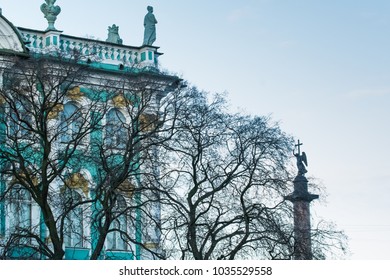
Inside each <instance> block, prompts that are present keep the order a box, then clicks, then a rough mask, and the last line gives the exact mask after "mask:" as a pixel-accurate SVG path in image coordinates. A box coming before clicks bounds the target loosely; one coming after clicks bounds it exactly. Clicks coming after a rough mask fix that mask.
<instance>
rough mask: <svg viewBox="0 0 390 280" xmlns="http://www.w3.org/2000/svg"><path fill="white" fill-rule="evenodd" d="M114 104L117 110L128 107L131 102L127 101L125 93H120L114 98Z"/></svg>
mask: <svg viewBox="0 0 390 280" xmlns="http://www.w3.org/2000/svg"><path fill="white" fill-rule="evenodd" d="M112 102H113V104H114V107H117V108H123V107H126V105H127V104H128V103H129V101H128V100H126V98H125V96H124V95H123V93H119V94H117V95H115V96H114V97H113V98H112Z"/></svg>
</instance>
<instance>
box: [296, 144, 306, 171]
mask: <svg viewBox="0 0 390 280" xmlns="http://www.w3.org/2000/svg"><path fill="white" fill-rule="evenodd" d="M302 145H303V143H301V142H300V141H299V140H298V144H296V145H295V147H298V153H294V156H295V157H296V158H297V167H298V176H303V175H304V174H305V173H307V169H306V167H307V156H306V153H305V152H302V154H301V146H302Z"/></svg>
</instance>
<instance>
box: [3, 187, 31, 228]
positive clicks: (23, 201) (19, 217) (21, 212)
mask: <svg viewBox="0 0 390 280" xmlns="http://www.w3.org/2000/svg"><path fill="white" fill-rule="evenodd" d="M7 218H8V219H9V221H10V222H9V224H10V230H11V233H12V232H15V231H19V230H28V231H30V230H31V194H30V193H29V192H28V191H27V190H26V189H25V188H23V187H21V186H20V185H15V186H14V187H13V188H12V191H11V193H10V213H8V217H7Z"/></svg>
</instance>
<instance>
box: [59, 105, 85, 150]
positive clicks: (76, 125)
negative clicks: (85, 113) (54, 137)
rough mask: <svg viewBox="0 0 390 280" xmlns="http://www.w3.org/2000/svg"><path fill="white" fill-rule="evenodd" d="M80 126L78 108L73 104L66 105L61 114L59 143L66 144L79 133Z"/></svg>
mask: <svg viewBox="0 0 390 280" xmlns="http://www.w3.org/2000/svg"><path fill="white" fill-rule="evenodd" d="M81 125H82V115H81V112H80V111H79V108H78V107H77V106H76V105H75V104H73V103H70V102H69V103H66V104H65V105H64V111H63V112H62V114H61V125H60V129H61V142H63V143H68V142H69V141H71V140H72V139H74V138H75V137H77V134H78V133H79V131H80V128H81Z"/></svg>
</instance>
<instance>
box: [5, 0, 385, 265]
mask: <svg viewBox="0 0 390 280" xmlns="http://www.w3.org/2000/svg"><path fill="white" fill-rule="evenodd" d="M43 2H44V1H43V0H19V1H15V0H1V1H0V7H1V8H2V9H3V14H4V15H5V16H6V17H7V18H8V19H9V20H10V21H11V22H13V23H14V24H15V25H16V26H22V27H27V28H33V29H40V30H43V29H46V27H47V23H46V20H45V19H44V17H43V14H42V13H41V12H40V10H39V6H40V5H41V3H43ZM56 4H57V5H60V6H61V8H62V12H61V14H60V15H59V16H58V20H57V22H56V27H57V28H58V29H60V30H63V31H64V33H65V34H68V35H74V36H85V35H88V36H94V37H96V38H99V39H102V40H105V39H106V37H107V27H108V26H109V25H112V24H117V25H119V33H120V35H121V37H122V39H123V41H124V44H127V45H137V46H138V45H140V44H141V43H142V39H143V38H142V36H143V35H142V34H143V26H142V23H143V17H144V15H145V13H146V6H147V5H152V6H154V12H155V15H156V18H157V20H158V21H159V23H158V25H157V40H156V42H155V45H157V46H160V47H161V49H160V51H161V52H163V53H164V55H163V56H162V57H161V59H160V62H161V64H162V67H163V68H167V69H168V70H170V71H172V72H176V73H178V74H179V75H182V76H183V78H184V79H186V80H189V81H190V82H192V83H193V84H195V85H197V86H198V87H199V88H201V89H204V90H207V91H210V92H224V91H227V92H228V93H229V95H228V96H229V99H230V102H231V104H232V110H236V109H237V108H241V109H242V110H244V111H246V112H247V113H251V114H261V115H268V114H272V116H273V119H274V120H275V121H280V123H281V126H282V128H283V129H284V130H285V131H286V132H288V133H290V134H292V135H293V136H295V137H297V138H300V139H301V141H302V142H303V143H304V146H303V150H304V151H306V153H307V154H308V157H309V168H308V170H309V175H310V176H314V177H317V178H319V179H321V180H322V182H323V184H324V185H325V186H326V188H327V192H328V194H329V196H328V198H327V204H324V203H319V202H316V203H314V204H312V206H313V207H312V209H313V212H316V213H317V214H318V215H320V216H322V217H323V218H325V219H327V220H333V221H334V222H335V223H336V224H337V225H338V227H339V228H341V229H344V230H345V231H346V233H347V234H348V236H349V237H350V249H351V251H352V253H353V255H352V256H351V258H352V259H390V257H389V254H388V252H390V218H389V216H390V148H389V143H390V131H389V121H390V110H389V108H390V54H389V50H390V32H389V30H390V16H389V15H390V1H388V0H327V1H324V0H240V1H238V0H237V1H226V0H212V1H210V0H196V1H183V0H164V1H161V0H160V1H158V0H150V1H144V0H133V1H131V0H110V1H100V0H82V1H76V0H58V1H57V2H56Z"/></svg>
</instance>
